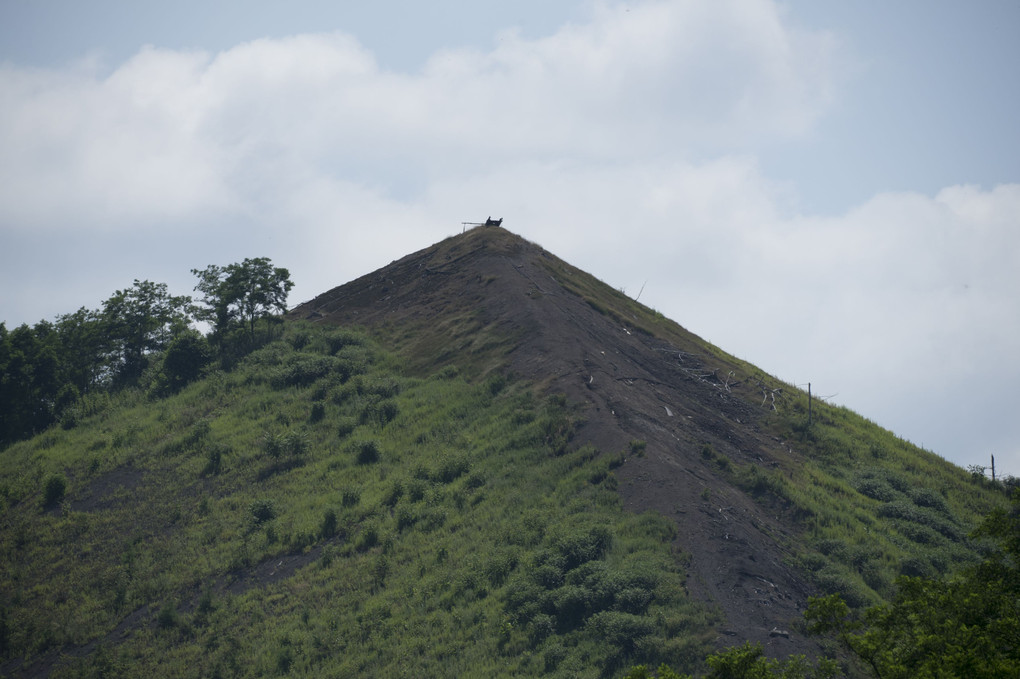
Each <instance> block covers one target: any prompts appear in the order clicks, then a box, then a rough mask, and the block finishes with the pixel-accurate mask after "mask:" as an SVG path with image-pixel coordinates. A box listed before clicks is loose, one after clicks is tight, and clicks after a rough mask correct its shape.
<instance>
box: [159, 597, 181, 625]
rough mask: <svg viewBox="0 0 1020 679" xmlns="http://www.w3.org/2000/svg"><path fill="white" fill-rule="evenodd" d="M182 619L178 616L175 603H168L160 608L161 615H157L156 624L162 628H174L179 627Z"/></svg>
mask: <svg viewBox="0 0 1020 679" xmlns="http://www.w3.org/2000/svg"><path fill="white" fill-rule="evenodd" d="M179 622H180V619H179V618H178V616H177V608H175V607H174V605H173V604H170V603H168V604H166V605H165V606H163V608H161V609H160V610H159V615H157V616H156V624H158V625H159V626H160V628H162V629H172V628H174V627H177V625H178V623H179Z"/></svg>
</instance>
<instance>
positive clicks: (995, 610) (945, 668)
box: [805, 493, 1020, 679]
mask: <svg viewBox="0 0 1020 679" xmlns="http://www.w3.org/2000/svg"><path fill="white" fill-rule="evenodd" d="M977 535H978V536H979V537H983V538H990V539H992V540H994V545H993V546H991V547H990V549H989V551H988V553H987V555H986V557H985V559H984V560H983V561H982V562H981V563H979V564H976V565H972V566H969V567H967V568H965V569H963V570H962V571H961V572H960V573H958V574H957V575H955V576H951V577H949V578H932V579H929V578H925V577H902V578H900V579H899V580H898V581H897V589H896V594H895V596H894V597H893V598H892V600H891V601H890V602H889V603H886V604H881V605H877V606H873V607H871V608H869V609H867V610H866V611H864V612H863V613H856V614H855V613H854V612H853V611H851V609H850V608H849V607H848V606H847V605H846V603H844V602H843V600H842V598H841V597H839V596H838V595H829V596H825V597H819V598H813V599H811V600H810V601H809V605H808V610H807V612H806V613H805V617H806V619H807V621H808V628H809V630H810V631H811V632H813V633H816V634H833V635H835V636H836V637H837V638H838V639H839V640H840V641H842V642H843V643H844V644H845V645H846V646H847V647H848V648H849V649H850V650H851V651H852V652H853V653H854V654H855V656H856V657H857V658H858V659H859V660H860V661H861V663H862V665H863V666H864V667H866V668H867V670H868V671H870V672H871V673H872V674H873V675H874V676H876V677H880V678H881V679H900V678H902V679H907V678H913V677H922V678H923V677H943V676H950V677H974V678H976V679H980V678H983V677H988V678H991V677H1005V676H1009V675H1010V673H1013V672H1015V670H1016V668H1017V667H1020V635H1018V632H1017V631H1018V630H1020V537H1018V536H1020V494H1016V493H1014V500H1013V507H1012V509H1011V510H1010V511H1006V510H1002V509H996V510H994V511H993V512H992V513H991V514H990V515H989V516H988V518H987V519H986V520H985V521H984V523H982V525H981V526H980V527H979V529H978V531H977Z"/></svg>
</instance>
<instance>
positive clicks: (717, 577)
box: [290, 227, 818, 656]
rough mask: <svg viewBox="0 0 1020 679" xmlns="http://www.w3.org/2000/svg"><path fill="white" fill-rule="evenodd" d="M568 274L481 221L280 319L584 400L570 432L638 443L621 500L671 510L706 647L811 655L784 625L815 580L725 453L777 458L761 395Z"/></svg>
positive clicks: (618, 445)
mask: <svg viewBox="0 0 1020 679" xmlns="http://www.w3.org/2000/svg"><path fill="white" fill-rule="evenodd" d="M579 273H580V272H577V270H576V269H572V268H571V267H569V265H567V264H566V263H564V262H562V261H561V260H559V259H557V258H555V257H554V256H552V255H551V254H549V253H548V252H546V251H544V250H542V249H541V248H540V247H538V246H536V245H534V244H531V243H528V242H527V241H525V240H523V239H521V238H519V237H517V236H514V235H513V234H510V233H509V232H507V231H505V230H503V229H499V228H492V227H483V228H479V229H475V230H474V231H470V232H468V233H466V234H464V235H462V236H457V237H454V238H452V239H448V240H446V241H443V242H442V243H439V244H437V245H435V246H433V247H431V248H427V249H426V250H422V251H420V252H417V253H414V254H411V255H408V256H407V257H404V258H403V259H401V260H398V261H396V262H393V263H392V264H390V265H389V266H387V267H384V268H383V269H380V270H379V271H377V272H375V273H372V274H368V275H367V276H364V277H362V278H359V279H357V280H355V281H353V282H351V283H348V284H346V285H343V286H341V287H338V288H335V289H334V290H331V291H329V292H327V293H324V294H323V295H320V296H319V297H317V298H315V299H313V300H311V301H309V302H306V303H305V304H302V305H301V306H299V307H297V308H296V309H295V310H294V311H292V312H291V314H290V317H291V318H300V319H308V320H311V321H316V322H326V323H335V324H341V325H362V326H366V327H369V328H373V329H375V330H378V331H381V332H382V333H384V335H388V336H389V337H390V338H392V339H393V340H394V341H395V342H396V343H397V344H398V346H401V347H402V348H403V349H404V350H405V351H406V353H407V354H408V355H409V356H410V357H412V361H415V360H417V361H418V362H419V364H420V365H421V367H422V368H423V369H426V368H427V369H435V367H436V366H437V364H439V365H441V364H443V363H452V364H457V365H460V366H462V367H467V368H468V369H470V370H471V371H472V372H473V374H480V375H484V374H485V372H487V371H491V370H509V371H510V372H511V373H512V374H514V375H515V376H519V377H523V378H526V379H529V380H535V381H536V382H538V383H539V384H541V385H543V387H544V388H545V389H547V390H548V391H549V392H550V393H563V394H565V395H567V397H568V398H569V399H570V400H571V401H572V402H574V403H580V404H583V410H584V417H585V422H584V424H583V425H582V426H581V428H580V429H579V432H578V436H577V438H576V439H575V443H577V444H578V445H580V444H582V443H585V442H590V443H592V444H593V445H595V446H596V447H597V448H598V449H599V450H601V451H603V452H605V453H611V454H616V453H619V452H620V451H627V450H629V444H630V442H631V441H632V440H641V441H644V442H645V444H646V445H645V449H644V454H643V455H630V456H629V457H628V459H627V461H626V463H625V464H624V465H623V466H622V467H621V468H620V469H618V470H617V476H618V479H619V486H618V487H619V492H620V495H621V497H622V500H623V504H624V506H625V507H626V508H627V509H628V510H630V511H634V512H642V511H646V510H653V511H656V512H659V513H661V514H663V515H666V516H668V517H671V518H673V519H674V520H675V521H676V524H677V530H678V537H677V540H676V544H677V547H678V548H679V549H680V550H682V552H683V553H684V554H685V555H686V557H687V559H688V563H687V564H686V568H687V572H688V583H687V585H688V589H689V591H690V593H691V595H692V596H693V597H695V598H696V599H698V600H700V601H703V602H706V603H707V604H709V605H711V606H715V607H718V609H719V611H720V612H721V613H722V615H723V617H724V619H725V623H724V625H723V627H722V630H721V636H720V644H722V645H729V644H732V643H738V642H742V641H744V640H751V641H760V642H761V643H762V644H763V646H765V648H766V649H768V651H769V653H770V654H774V655H777V656H779V655H786V654H789V653H806V654H809V655H814V654H815V653H817V652H818V648H817V646H816V644H815V642H814V641H813V640H811V639H807V638H804V637H803V636H801V635H799V634H797V633H796V632H795V631H794V630H793V629H792V625H793V623H794V622H795V621H797V620H799V619H800V617H801V613H802V611H803V609H804V607H805V605H806V599H807V596H808V595H809V594H812V593H813V592H812V590H811V588H810V587H809V585H808V584H807V583H806V581H805V580H804V579H803V578H802V577H801V576H800V575H799V574H798V572H797V571H796V570H795V569H793V568H791V567H790V566H789V565H788V564H787V563H786V561H787V559H788V558H789V557H790V554H789V553H788V551H787V550H786V548H785V547H784V545H785V544H787V543H788V540H787V538H788V537H789V533H788V531H787V529H786V528H785V527H784V526H783V524H782V522H781V521H780V520H779V519H778V517H776V516H774V515H773V514H772V513H770V512H769V511H767V510H766V509H765V508H763V507H762V506H761V505H759V504H757V503H755V502H754V501H753V500H752V499H751V498H750V497H748V496H747V495H746V494H745V493H744V492H742V491H741V490H739V489H738V488H737V487H736V486H735V485H734V483H733V481H732V471H731V470H732V468H733V466H734V465H735V464H736V463H739V464H741V465H745V464H747V463H753V464H760V465H763V466H771V465H774V464H775V454H776V453H778V451H779V444H778V443H777V442H776V441H774V440H772V439H771V438H770V437H769V436H767V435H766V434H764V433H763V432H762V431H761V429H760V428H759V426H758V423H759V421H760V418H761V417H762V416H763V414H764V411H763V410H762V409H761V408H760V407H759V406H758V405H757V402H758V401H760V400H761V394H760V393H755V387H754V386H753V385H750V384H748V383H746V382H741V381H739V379H738V378H736V377H732V378H731V377H730V376H731V375H735V374H736V373H737V372H738V371H739V370H740V369H739V367H738V366H735V365H729V364H727V363H726V361H725V360H724V359H722V358H720V357H719V356H718V355H715V354H714V353H710V352H709V351H708V350H707V349H706V347H707V345H705V344H704V343H703V342H701V340H699V339H698V338H696V337H694V336H693V335H691V334H689V333H687V332H686V331H684V330H683V329H681V328H677V327H676V326H672V325H670V326H669V327H668V328H666V329H665V330H663V332H661V333H660V332H658V331H656V332H655V336H653V335H651V334H648V333H647V332H642V331H640V330H639V329H638V326H639V324H638V323H635V324H634V326H633V327H632V326H630V324H629V323H628V322H627V320H626V318H625V317H621V315H620V314H619V313H607V312H606V310H605V309H602V310H600V309H599V304H597V303H596V304H592V303H590V301H586V300H585V299H583V298H582V297H581V296H580V295H579V294H577V293H576V292H575V291H572V288H571V286H570V284H569V283H567V282H566V281H567V280H568V278H569V277H570V276H574V275H576V274H579ZM606 290H608V288H606ZM493 346H498V347H500V349H501V350H500V351H499V352H493V351H491V349H492V347H493ZM494 353H498V356H499V360H498V361H494V360H493V359H492V355H493V354H494ZM731 371H732V372H731ZM720 375H723V376H726V377H723V378H721V377H720ZM727 465H728V467H729V469H728V468H727Z"/></svg>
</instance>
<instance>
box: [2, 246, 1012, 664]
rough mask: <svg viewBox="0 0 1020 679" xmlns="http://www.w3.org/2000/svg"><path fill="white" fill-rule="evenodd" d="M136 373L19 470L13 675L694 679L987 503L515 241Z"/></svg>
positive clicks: (11, 545)
mask: <svg viewBox="0 0 1020 679" xmlns="http://www.w3.org/2000/svg"><path fill="white" fill-rule="evenodd" d="M355 325H356V326H361V328H362V329H356V328H352V327H351V326H355ZM148 379H149V380H150V381H149V382H146V381H145V380H144V379H143V382H142V383H141V384H139V385H138V386H136V387H132V388H128V389H124V390H121V391H117V392H112V393H105V392H102V393H96V394H89V395H87V396H86V397H85V398H83V399H82V400H80V401H79V402H77V403H76V404H74V405H73V406H72V411H71V413H72V415H73V416H72V417H68V418H65V419H64V420H62V422H61V425H60V426H55V427H52V428H50V429H49V430H47V431H45V432H43V433H41V434H40V435H38V436H36V437H34V438H32V439H30V440H26V441H20V442H18V443H15V444H13V445H11V446H10V447H7V448H5V449H4V450H3V451H2V456H3V462H4V464H3V465H0V674H2V675H4V676H53V677H61V676H267V675H289V676H308V677H312V676H400V675H407V676H512V677H522V676H543V677H545V676H553V677H556V676H559V677H574V676H602V677H607V678H609V677H614V676H621V675H622V674H623V673H624V672H625V671H626V668H627V667H629V666H630V665H632V664H634V663H637V662H642V663H649V664H653V665H657V664H658V663H659V662H668V663H670V664H672V665H674V666H676V667H677V668H678V669H680V670H682V671H685V672H699V671H701V670H703V669H704V659H705V657H706V655H707V653H708V652H709V649H710V647H711V645H712V644H715V645H721V646H725V645H732V644H735V643H736V644H739V643H741V642H743V641H744V640H745V639H747V640H757V641H761V642H762V643H763V644H765V645H766V647H767V648H768V650H769V652H770V653H771V654H772V655H777V656H782V655H785V654H787V653H790V652H814V651H816V650H818V648H819V647H818V646H816V641H815V640H814V639H812V638H806V637H804V636H803V635H802V634H801V633H800V631H799V630H800V629H801V628H800V627H799V626H798V624H797V620H798V619H799V617H800V613H801V608H802V607H803V604H804V602H805V599H806V597H807V596H808V595H809V594H810V593H813V592H826V593H827V592H838V593H840V594H842V595H843V596H844V598H845V599H846V600H847V601H848V602H849V603H851V604H852V605H854V606H865V605H867V604H869V603H872V602H876V601H880V600H881V599H882V598H883V597H887V596H889V594H890V593H891V592H892V591H893V587H894V585H893V583H894V581H895V578H896V577H897V576H898V575H901V574H910V575H935V574H941V573H946V572H949V571H952V570H953V569H955V568H957V567H958V566H959V565H961V564H966V563H970V562H973V560H974V558H975V554H976V550H975V545H974V544H972V543H971V542H970V540H969V538H968V537H967V535H968V533H969V530H970V528H971V527H972V526H973V525H974V523H975V520H976V518H977V517H979V516H980V515H982V514H984V513H986V512H987V511H988V510H989V509H990V508H991V507H994V506H995V505H996V504H1002V503H1003V494H1002V491H1001V489H1000V488H999V487H997V486H995V485H994V484H990V483H988V482H985V481H984V480H983V479H981V478H980V477H972V476H971V475H968V474H967V473H965V472H963V471H962V470H960V469H959V468H956V467H954V466H953V465H951V464H949V463H947V462H945V461H944V460H941V459H940V458H938V457H937V456H935V455H933V454H931V453H929V452H926V451H923V450H919V449H917V448H916V447H914V446H912V445H910V444H909V443H906V442H904V441H902V440H900V439H897V438H896V437H895V436H893V435H892V434H891V433H890V432H887V431H884V430H882V429H880V428H879V427H876V426H875V425H874V424H872V423H870V422H868V421H866V420H864V419H863V418H861V417H859V416H857V415H855V414H854V413H852V412H850V411H848V410H846V409H843V408H833V407H830V406H828V405H826V404H822V403H814V404H813V406H812V407H811V408H810V410H809V403H808V400H807V396H806V394H803V393H801V392H799V391H797V390H796V389H793V388H792V387H790V386H789V385H784V384H781V383H780V382H778V381H777V380H775V379H773V378H771V377H769V376H768V375H765V374H763V373H762V372H761V371H760V370H757V369H756V368H754V367H753V366H751V365H749V364H746V363H745V362H743V361H740V360H738V359H736V358H734V357H731V356H728V355H726V354H725V353H724V352H722V351H720V350H718V349H716V348H715V347H713V346H711V345H710V344H708V343H706V342H705V341H703V340H701V339H700V338H698V337H696V336H694V335H692V334H690V333H688V332H686V331H685V330H684V329H683V328H681V327H680V326H678V325H676V324H675V323H673V322H672V321H669V320H668V319H666V318H664V317H663V316H662V315H661V314H658V313H656V312H655V311H653V310H651V309H648V308H646V307H643V306H641V305H639V304H637V303H635V302H634V301H633V300H631V299H629V298H627V297H626V296H625V295H623V294H621V293H619V292H618V291H615V290H613V289H612V288H610V287H609V286H607V285H605V284H603V283H601V282H599V281H598V280H596V279H595V278H593V277H592V276H590V275H588V274H586V273H584V272H582V271H579V270H577V269H576V268H574V267H571V266H570V265H568V264H567V263H565V262H563V261H561V260H559V259H557V258H556V257H555V256H553V255H551V254H550V253H548V252H546V251H544V250H542V249H541V248H540V247H538V246H536V245H534V244H532V243H529V242H527V241H524V240H523V239H521V238H519V237H517V236H514V235H513V234H511V233H509V232H507V231H504V230H502V229H500V228H481V229H477V230H473V231H470V232H467V233H464V234H461V235H459V236H455V237H453V238H449V239H447V240H445V241H443V242H441V243H438V244H436V245H434V246H432V247H430V248H426V249H425V250H422V251H421V252H418V253H414V254H412V255H409V256H408V257H405V258H403V259H401V260H399V261H397V262H394V263H393V264H391V265H390V266H388V267H384V268H383V269H380V270H379V271H377V272H375V273H373V274H370V275H368V276H365V277H362V278H360V279H358V280H356V281H352V282H350V283H348V284H346V285H343V286H341V287H339V288H336V289H335V290H332V291H330V292H328V293H325V294H324V295H321V296H320V297H318V298H316V299H315V300H312V301H311V302H308V303H306V304H303V305H301V306H300V307H298V308H297V309H295V310H294V311H293V312H292V313H291V319H290V321H289V322H286V323H283V324H277V323H272V324H269V325H267V331H266V334H265V335H264V336H262V337H261V338H260V341H259V342H257V343H256V344H255V345H253V346H251V347H250V353H248V354H247V355H245V356H243V357H241V358H237V357H233V358H232V359H231V360H230V361H228V362H227V363H225V364H214V365H209V366H207V369H206V371H205V374H204V375H203V376H202V377H201V379H197V380H196V381H194V382H193V383H191V384H189V385H187V386H185V387H184V388H183V389H181V390H180V391H179V392H176V393H172V394H167V393H166V392H165V390H163V389H158V388H155V387H156V385H158V383H159V382H158V380H156V379H155V378H154V377H153V376H149V378H148ZM809 413H810V414H809ZM645 510H652V511H645ZM689 595H690V596H689Z"/></svg>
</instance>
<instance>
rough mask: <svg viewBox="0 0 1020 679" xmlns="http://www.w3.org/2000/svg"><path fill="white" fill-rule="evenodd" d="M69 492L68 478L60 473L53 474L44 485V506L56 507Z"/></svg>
mask: <svg viewBox="0 0 1020 679" xmlns="http://www.w3.org/2000/svg"><path fill="white" fill-rule="evenodd" d="M66 492H67V479H65V478H64V477H63V476H62V475H60V474H51V475H50V476H48V477H47V478H46V485H45V486H43V507H54V506H56V505H58V504H60V502H61V501H62V500H63V499H64V493H66Z"/></svg>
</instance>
